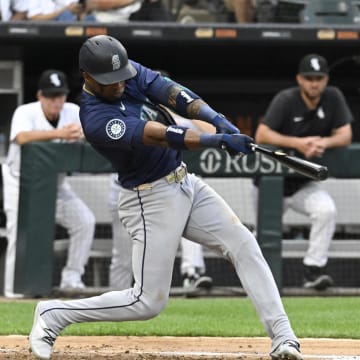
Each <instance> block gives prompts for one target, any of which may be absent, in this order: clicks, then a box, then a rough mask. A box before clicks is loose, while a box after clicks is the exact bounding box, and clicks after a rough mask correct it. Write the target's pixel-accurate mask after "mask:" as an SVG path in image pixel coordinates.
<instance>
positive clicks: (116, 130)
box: [106, 119, 126, 140]
mask: <svg viewBox="0 0 360 360" xmlns="http://www.w3.org/2000/svg"><path fill="white" fill-rule="evenodd" d="M125 130H126V125H125V123H124V122H123V121H122V120H120V119H111V120H110V121H109V122H108V123H107V124H106V134H107V135H108V136H109V138H110V139H114V140H117V139H120V138H121V137H122V136H123V135H124V134H125Z"/></svg>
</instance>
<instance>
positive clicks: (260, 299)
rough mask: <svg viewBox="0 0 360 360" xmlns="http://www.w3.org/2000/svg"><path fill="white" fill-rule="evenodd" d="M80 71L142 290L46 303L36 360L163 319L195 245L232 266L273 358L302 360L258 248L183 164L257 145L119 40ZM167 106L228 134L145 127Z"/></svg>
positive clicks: (88, 58)
mask: <svg viewBox="0 0 360 360" xmlns="http://www.w3.org/2000/svg"><path fill="white" fill-rule="evenodd" d="M79 65H80V69H81V72H82V74H83V77H84V80H85V84H84V88H83V93H82V103H81V106H80V119H81V122H82V126H83V131H84V133H85V136H86V138H87V140H88V141H89V142H90V144H91V145H92V146H93V147H94V149H96V151H98V152H99V153H100V154H102V155H103V156H105V157H106V158H107V159H108V160H109V161H110V162H111V163H112V165H113V167H114V168H115V169H116V170H117V173H118V181H119V184H120V186H121V189H120V196H119V216H120V220H121V221H122V223H123V224H124V226H125V228H126V230H127V232H128V233H129V234H130V236H131V239H132V242H133V245H132V263H133V274H134V286H133V287H132V288H129V289H126V290H123V291H111V292H107V293H104V294H102V295H100V296H95V297H90V298H86V299H80V300H68V301H63V300H49V301H41V302H39V303H38V305H37V306H36V309H35V314H34V323H33V327H32V330H31V333H30V336H29V341H30V347H31V350H32V351H33V353H34V354H35V355H36V356H38V357H40V358H41V359H49V358H50V356H51V353H52V349H53V345H54V342H55V340H56V337H57V336H58V335H59V333H60V332H61V331H62V330H63V329H64V328H65V327H66V326H68V325H70V324H73V323H81V322H88V321H129V320H145V319H150V318H152V317H154V316H156V315H158V314H159V313H160V312H161V311H162V309H163V308H164V307H165V306H166V304H167V301H168V297H169V291H170V286H171V280H172V269H173V265H174V258H175V255H176V251H177V249H178V246H179V242H180V239H181V236H185V237H186V238H188V239H190V240H192V241H195V242H198V243H201V244H204V245H206V246H208V247H210V248H212V249H213V250H214V251H216V252H217V253H219V254H221V255H222V256H224V257H225V258H227V259H228V260H229V261H231V262H232V264H233V265H234V267H235V269H236V272H237V275H238V276H239V279H240V280H241V283H242V285H243V287H244V289H245V290H246V291H247V294H248V295H249V298H250V299H251V300H252V302H253V304H254V306H255V308H256V310H257V312H258V315H259V317H260V319H261V321H262V323H263V325H264V328H265V330H266V332H267V334H268V336H269V337H270V338H271V341H272V348H271V356H272V358H274V359H288V360H299V359H301V358H302V357H301V354H300V349H299V348H300V345H299V342H298V339H297V338H296V336H295V334H294V332H293V330H292V328H291V325H290V322H289V320H288V317H287V315H286V313H285V310H284V308H283V305H282V302H281V298H280V295H279V292H278V289H277V287H276V284H275V281H274V278H273V276H272V273H271V271H270V269H269V266H268V264H267V263H266V261H265V259H264V257H263V255H262V253H261V250H260V248H259V245H258V244H257V241H256V239H255V238H254V236H253V235H252V233H251V232H250V231H249V230H248V229H247V228H246V227H245V226H244V225H243V224H242V223H241V222H240V220H239V219H238V217H237V216H236V214H235V213H234V212H233V211H232V209H231V208H230V207H229V206H228V205H227V203H226V202H225V201H224V200H223V199H222V198H221V197H220V196H219V195H218V194H217V193H216V192H215V191H214V190H213V189H212V188H211V187H210V186H209V185H207V184H206V183H205V182H204V181H203V180H202V179H200V178H199V177H197V176H196V175H194V174H190V173H188V172H187V169H186V164H184V163H183V162H182V151H183V150H190V149H196V148H201V147H203V148H204V147H205V148H208V147H210V148H211V147H212V148H223V149H227V150H228V151H229V152H231V153H232V154H235V153H236V154H240V155H241V154H242V155H246V154H248V153H249V152H250V151H251V150H249V146H248V144H249V142H251V141H253V139H252V138H250V137H248V136H246V135H242V134H240V132H239V130H238V129H237V128H236V127H235V126H233V125H232V124H231V123H230V122H229V121H228V120H226V119H225V118H224V117H223V116H222V115H220V114H219V113H217V112H216V111H215V110H213V109H212V108H211V107H210V106H209V105H208V104H206V103H205V102H204V101H203V100H202V99H201V98H200V97H199V96H198V95H197V94H195V93H194V92H192V91H191V90H189V89H186V88H185V87H183V86H181V85H179V84H177V83H176V82H174V81H172V80H170V79H168V78H164V77H163V76H161V75H160V74H159V73H158V72H155V71H152V70H150V69H149V68H146V67H145V66H142V65H141V64H139V63H136V62H135V61H131V60H128V57H127V52H126V49H125V48H124V47H123V46H122V44H121V43H120V42H119V41H118V40H117V39H115V38H113V37H111V36H107V35H100V36H94V37H91V38H89V39H88V40H86V41H85V43H84V44H83V45H82V47H81V49H80V53H79ZM146 99H149V100H150V101H149V102H148V101H147V100H146ZM158 104H163V105H165V106H167V107H169V108H171V109H174V110H175V111H176V112H177V113H179V114H180V115H181V116H184V117H187V118H190V119H200V120H203V121H206V122H209V123H211V124H213V125H214V126H215V127H216V129H217V131H218V133H217V134H208V133H201V132H198V131H195V130H192V129H188V128H186V127H182V126H178V125H168V126H166V125H164V124H162V123H160V122H158V121H145V120H143V118H142V114H143V112H144V111H145V112H146V111H149V110H151V109H153V108H156V109H157V110H159V109H160V107H159V106H158ZM160 112H161V111H160ZM163 116H166V115H165V114H164V115H163Z"/></svg>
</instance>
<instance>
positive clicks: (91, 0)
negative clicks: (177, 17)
mask: <svg viewBox="0 0 360 360" xmlns="http://www.w3.org/2000/svg"><path fill="white" fill-rule="evenodd" d="M85 9H86V11H87V12H88V13H91V14H92V15H93V17H94V19H95V20H96V21H99V22H128V21H171V20H172V15H171V12H170V11H169V10H168V9H167V8H166V6H165V5H164V4H163V2H162V1H161V0H86V6H85Z"/></svg>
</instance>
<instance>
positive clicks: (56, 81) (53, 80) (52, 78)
mask: <svg viewBox="0 0 360 360" xmlns="http://www.w3.org/2000/svg"><path fill="white" fill-rule="evenodd" d="M50 82H51V83H52V84H53V85H54V86H56V87H58V86H61V80H60V78H59V74H57V73H52V74H51V75H50Z"/></svg>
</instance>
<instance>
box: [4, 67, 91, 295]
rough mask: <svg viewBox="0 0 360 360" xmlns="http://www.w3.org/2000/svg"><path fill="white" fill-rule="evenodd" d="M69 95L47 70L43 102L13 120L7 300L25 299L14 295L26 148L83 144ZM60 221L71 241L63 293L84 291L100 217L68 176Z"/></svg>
mask: <svg viewBox="0 0 360 360" xmlns="http://www.w3.org/2000/svg"><path fill="white" fill-rule="evenodd" d="M68 92H69V89H68V85H67V79H66V76H65V74H64V73H63V72H61V71H58V70H47V71H45V72H43V74H42V75H41V77H40V80H39V90H38V92H37V98H38V101H36V102H32V103H29V104H25V105H20V106H19V107H18V108H17V109H16V110H15V112H14V115H13V118H12V122H11V130H10V147H9V151H8V155H7V158H6V163H5V164H3V166H2V173H3V184H4V210H5V214H6V230H7V240H8V245H7V249H6V263H5V291H4V292H5V296H7V297H13V298H14V297H21V296H22V295H21V294H16V293H14V270H15V260H16V241H17V240H16V239H17V219H18V201H19V177H20V150H21V145H23V144H27V143H29V142H33V141H56V142H59V141H62V142H64V141H65V142H74V141H79V140H83V133H82V128H81V125H80V120H79V106H78V105H76V104H72V103H68V102H66V97H67V94H68ZM55 221H56V223H57V224H59V225H61V226H63V227H64V228H66V229H67V231H68V233H69V237H70V245H69V249H68V256H67V262H66V265H65V267H64V268H63V269H62V273H61V284H60V288H61V289H64V290H65V289H66V290H67V289H69V290H77V289H83V288H84V283H83V282H82V280H81V276H82V275H83V273H84V267H85V264H86V263H87V261H88V257H89V252H90V248H91V244H92V241H93V237H94V231H95V217H94V215H93V213H92V212H91V211H90V209H89V208H88V207H87V206H86V205H85V204H84V202H83V201H82V200H81V199H80V198H79V197H78V196H77V195H76V194H75V193H74V192H73V191H72V189H71V187H70V185H69V184H68V182H67V181H66V178H65V175H63V174H59V176H58V188H57V200H56V213H55ZM49 241H53V239H49Z"/></svg>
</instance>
